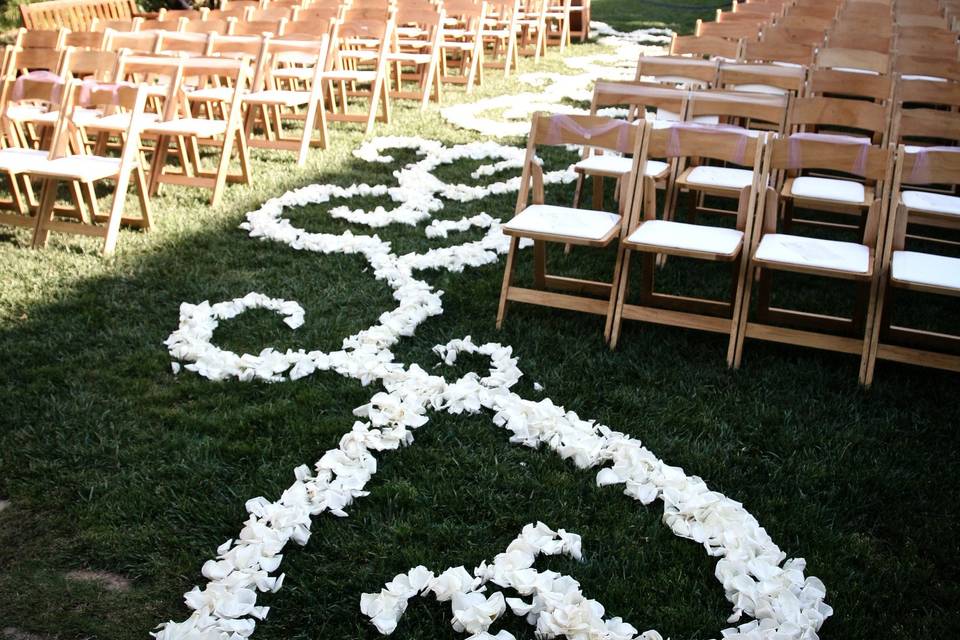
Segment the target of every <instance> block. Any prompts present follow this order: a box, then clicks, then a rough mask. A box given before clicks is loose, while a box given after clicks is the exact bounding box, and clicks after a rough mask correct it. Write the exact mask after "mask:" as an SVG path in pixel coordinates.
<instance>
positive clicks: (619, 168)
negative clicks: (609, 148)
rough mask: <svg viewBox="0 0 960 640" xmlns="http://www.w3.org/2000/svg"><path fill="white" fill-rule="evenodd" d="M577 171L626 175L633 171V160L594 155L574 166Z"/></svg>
mask: <svg viewBox="0 0 960 640" xmlns="http://www.w3.org/2000/svg"><path fill="white" fill-rule="evenodd" d="M574 166H575V167H576V168H577V169H580V170H582V171H585V172H587V173H618V174H621V175H626V174H628V173H630V171H631V169H633V158H624V157H623V156H615V155H611V154H608V153H605V154H603V155H597V154H594V155H592V156H590V157H589V158H584V159H583V160H581V161H580V162H578V163H577V164H575V165H574Z"/></svg>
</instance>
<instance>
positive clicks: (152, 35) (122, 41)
mask: <svg viewBox="0 0 960 640" xmlns="http://www.w3.org/2000/svg"><path fill="white" fill-rule="evenodd" d="M157 39H158V36H157V33H156V32H155V31H138V32H132V33H126V32H114V33H112V34H111V35H110V39H109V41H108V43H107V48H108V49H109V50H110V51H129V52H131V53H153V52H154V51H156V50H157Z"/></svg>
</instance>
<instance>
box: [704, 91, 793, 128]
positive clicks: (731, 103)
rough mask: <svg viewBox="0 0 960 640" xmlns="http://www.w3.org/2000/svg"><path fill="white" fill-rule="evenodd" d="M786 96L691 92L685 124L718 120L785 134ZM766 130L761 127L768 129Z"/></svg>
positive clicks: (736, 92) (738, 92)
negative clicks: (733, 121) (759, 124)
mask: <svg viewBox="0 0 960 640" xmlns="http://www.w3.org/2000/svg"><path fill="white" fill-rule="evenodd" d="M788 104H789V96H787V95H774V94H765V93H748V92H742V91H694V92H692V93H691V94H690V100H689V106H688V107H687V120H695V119H696V118H701V119H703V117H704V116H717V117H719V118H720V119H722V120H727V121H732V120H737V121H746V122H745V123H744V124H745V126H749V127H750V128H753V127H754V125H755V124H756V123H758V122H760V123H765V124H767V125H770V126H772V127H773V128H774V129H775V130H777V131H781V132H782V131H784V129H785V127H786V121H787V106H788ZM767 128H768V127H764V129H767Z"/></svg>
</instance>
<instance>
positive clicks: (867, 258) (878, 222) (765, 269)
mask: <svg viewBox="0 0 960 640" xmlns="http://www.w3.org/2000/svg"><path fill="white" fill-rule="evenodd" d="M767 147H768V153H767V163H768V164H767V166H768V167H769V169H770V171H787V170H800V169H818V170H829V171H836V172H842V173H847V174H854V175H857V176H861V177H863V178H867V179H872V180H873V181H875V182H876V184H877V185H878V186H877V189H876V192H873V191H872V190H871V191H869V192H868V195H867V196H865V198H864V199H866V198H870V203H869V211H868V214H867V217H866V223H865V224H864V225H863V227H862V229H863V230H862V234H860V235H859V241H857V242H854V241H840V240H825V239H821V238H813V237H808V236H798V235H792V234H789V233H785V232H783V231H778V228H777V218H778V209H779V207H778V198H777V194H776V190H775V189H773V188H772V187H769V188H767V190H766V193H765V194H764V195H763V205H764V208H763V212H762V214H761V215H758V216H757V219H756V230H755V232H754V234H753V238H752V247H751V250H750V263H749V267H748V272H747V275H746V279H745V285H746V286H745V291H744V300H743V305H741V320H740V323H739V325H740V329H739V332H740V335H739V337H738V340H737V345H736V348H735V353H734V359H733V365H734V367H737V366H739V365H740V361H741V357H742V353H743V344H744V341H745V340H746V339H747V338H752V339H757V340H769V341H773V342H780V343H786V344H794V345H799V346H805V347H813V348H817V349H826V350H829V351H837V352H841V353H850V354H855V355H858V356H861V358H862V359H863V358H864V357H865V354H866V352H867V349H866V347H867V345H868V344H869V338H870V330H871V322H872V318H873V315H874V309H875V304H876V290H877V287H876V282H877V279H876V274H877V272H878V266H879V262H878V257H879V256H878V252H877V247H878V231H879V229H881V228H882V225H883V223H884V219H885V216H886V211H887V199H888V196H889V192H888V190H889V187H890V174H891V172H892V164H891V152H890V150H889V149H888V148H886V147H878V146H872V145H863V144H859V143H856V142H850V141H849V140H848V141H839V140H838V139H836V138H834V139H824V138H811V139H808V138H798V137H796V136H793V137H790V138H785V137H778V138H775V139H774V140H772V141H770V142H768V145H767ZM778 272H791V273H799V274H805V275H814V276H818V277H825V278H831V279H833V280H844V281H849V282H851V283H853V284H854V285H855V286H856V289H857V293H856V299H855V301H854V310H853V313H852V314H851V315H850V316H848V317H839V316H834V315H828V314H823V313H815V312H811V311H796V310H791V309H786V308H775V307H773V306H771V295H772V287H773V274H774V273H778ZM755 280H756V281H757V283H758V284H757V285H756V286H757V287H758V293H757V310H756V314H755V315H756V319H755V320H750V319H749V314H748V311H749V309H750V299H751V295H752V289H753V286H754V281H755ZM862 381H863V377H862V376H861V382H862Z"/></svg>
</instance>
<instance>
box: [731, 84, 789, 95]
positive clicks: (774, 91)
mask: <svg viewBox="0 0 960 640" xmlns="http://www.w3.org/2000/svg"><path fill="white" fill-rule="evenodd" d="M730 88H731V89H733V90H734V91H743V92H744V93H766V94H769V95H774V96H784V95H786V94H787V90H786V89H781V88H780V87H771V86H770V85H768V84H737V85H733V86H732V87H730Z"/></svg>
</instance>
